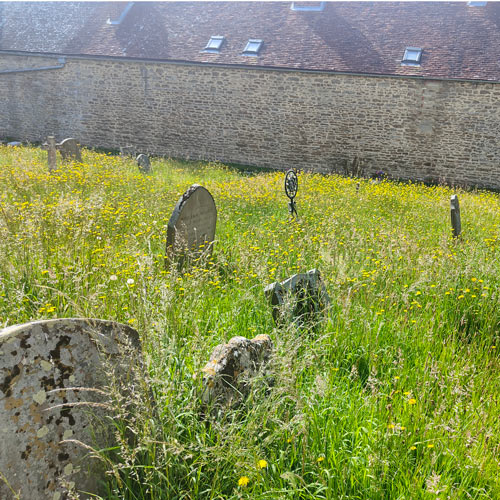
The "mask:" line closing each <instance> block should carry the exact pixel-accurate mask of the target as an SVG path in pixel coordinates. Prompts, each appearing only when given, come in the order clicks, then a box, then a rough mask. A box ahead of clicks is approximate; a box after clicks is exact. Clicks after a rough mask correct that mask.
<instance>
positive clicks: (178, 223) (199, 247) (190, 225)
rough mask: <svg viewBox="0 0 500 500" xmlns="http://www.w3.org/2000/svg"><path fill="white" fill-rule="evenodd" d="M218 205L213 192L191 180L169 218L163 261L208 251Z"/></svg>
mask: <svg viewBox="0 0 500 500" xmlns="http://www.w3.org/2000/svg"><path fill="white" fill-rule="evenodd" d="M216 223H217V209H216V207H215V202H214V199H213V198H212V195H211V194H210V193H209V192H208V190H206V189H205V188H204V187H202V186H200V185H198V184H193V185H192V186H191V187H190V188H189V189H188V190H187V191H186V192H185V193H184V194H183V195H182V197H181V199H180V200H179V201H178V202H177V205H176V206H175V208H174V212H173V213H172V216H171V217H170V220H169V221H168V227H167V249H166V258H165V264H166V265H168V263H169V262H170V261H172V260H177V261H178V262H179V264H180V265H182V264H183V263H184V261H185V260H186V259H197V258H200V257H201V256H203V255H209V254H210V252H211V251H212V244H213V241H214V238H215V225H216Z"/></svg>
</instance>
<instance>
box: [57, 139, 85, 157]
mask: <svg viewBox="0 0 500 500" xmlns="http://www.w3.org/2000/svg"><path fill="white" fill-rule="evenodd" d="M57 149H58V150H59V152H60V153H61V156H62V159H63V160H74V161H82V155H81V153H80V146H79V145H78V142H77V140H76V139H73V138H72V137H68V138H67V139H64V140H63V141H61V142H60V143H59V144H57Z"/></svg>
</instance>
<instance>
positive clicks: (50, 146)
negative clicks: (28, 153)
mask: <svg viewBox="0 0 500 500" xmlns="http://www.w3.org/2000/svg"><path fill="white" fill-rule="evenodd" d="M56 146H57V145H56V138H55V137H54V136H53V135H49V136H48V137H47V142H44V143H43V144H42V148H43V149H45V150H47V163H48V165H49V172H52V171H53V170H55V169H56V168H57V148H56Z"/></svg>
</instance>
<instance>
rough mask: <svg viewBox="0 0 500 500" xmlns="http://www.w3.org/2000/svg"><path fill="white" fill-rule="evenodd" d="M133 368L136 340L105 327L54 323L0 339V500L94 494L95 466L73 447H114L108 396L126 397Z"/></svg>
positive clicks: (118, 327)
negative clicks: (77, 493) (118, 395)
mask: <svg viewBox="0 0 500 500" xmlns="http://www.w3.org/2000/svg"><path fill="white" fill-rule="evenodd" d="M141 366H142V361H141V354H140V343H139V338H138V335H137V332H136V331H135V330H133V329H132V328H130V327H129V326H127V325H122V324H119V323H114V322H111V321H102V320H88V319H55V320H47V321H36V322H32V323H27V324H24V325H17V326H12V327H10V328H6V329H4V330H2V331H0V443H1V446H0V498H1V499H8V498H17V497H16V496H15V495H19V498H22V499H23V500H40V499H50V500H59V499H60V500H62V499H63V498H66V495H67V493H68V491H73V492H79V491H81V492H89V493H94V494H97V493H98V492H99V484H100V481H102V480H103V478H104V472H105V471H104V470H103V464H102V462H100V461H98V460H95V459H90V458H89V457H88V455H89V451H88V449H86V448H85V447H84V446H82V444H81V443H84V444H85V445H88V446H97V447H98V448H101V447H106V446H109V445H113V444H114V439H113V429H111V428H109V427H106V424H105V423H106V422H108V423H107V425H108V426H109V425H110V423H109V418H107V417H109V416H111V414H112V410H111V407H110V405H109V403H110V401H111V396H110V393H118V394H128V393H129V391H130V390H131V389H132V387H133V385H134V383H135V382H136V381H137V379H136V377H138V376H139V373H140V371H141V370H140V367H141ZM82 498H87V497H86V496H85V495H84V494H83V495H82Z"/></svg>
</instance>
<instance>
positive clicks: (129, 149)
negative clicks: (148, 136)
mask: <svg viewBox="0 0 500 500" xmlns="http://www.w3.org/2000/svg"><path fill="white" fill-rule="evenodd" d="M120 156H122V157H125V156H132V157H134V158H135V147H134V146H121V147H120Z"/></svg>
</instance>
